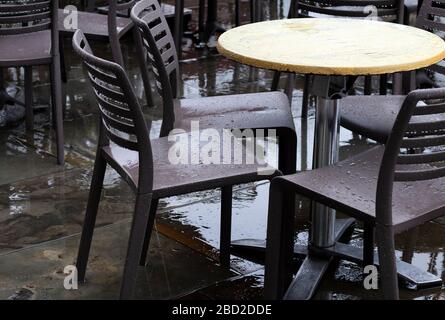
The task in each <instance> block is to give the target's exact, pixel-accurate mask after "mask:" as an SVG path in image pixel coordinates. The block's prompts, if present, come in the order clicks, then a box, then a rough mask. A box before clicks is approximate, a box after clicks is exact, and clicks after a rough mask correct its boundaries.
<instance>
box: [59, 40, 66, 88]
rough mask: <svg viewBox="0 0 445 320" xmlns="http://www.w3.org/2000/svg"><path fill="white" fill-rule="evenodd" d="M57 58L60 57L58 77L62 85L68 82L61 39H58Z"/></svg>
mask: <svg viewBox="0 0 445 320" xmlns="http://www.w3.org/2000/svg"><path fill="white" fill-rule="evenodd" d="M59 57H60V76H61V78H62V82H63V83H67V82H68V75H67V72H66V61H65V52H64V50H63V38H62V37H60V39H59Z"/></svg>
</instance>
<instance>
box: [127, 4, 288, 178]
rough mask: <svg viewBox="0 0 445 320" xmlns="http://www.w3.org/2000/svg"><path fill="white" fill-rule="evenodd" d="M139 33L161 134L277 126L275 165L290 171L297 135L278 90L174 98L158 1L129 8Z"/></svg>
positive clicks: (170, 50) (169, 46) (174, 71)
mask: <svg viewBox="0 0 445 320" xmlns="http://www.w3.org/2000/svg"><path fill="white" fill-rule="evenodd" d="M131 19H132V20H133V22H134V23H135V25H136V26H137V29H138V30H139V31H140V33H139V34H140V36H141V38H142V39H143V40H142V42H143V43H144V46H145V48H146V49H147V52H148V58H149V59H148V60H149V61H150V63H151V64H152V66H153V71H154V75H155V79H156V86H157V89H158V92H159V94H160V96H161V97H162V100H163V120H162V127H161V136H165V135H167V134H168V133H169V132H170V131H171V130H172V129H174V128H182V129H186V130H187V131H188V130H190V129H191V126H190V124H191V122H192V121H199V127H200V128H201V129H205V128H216V129H240V130H241V129H276V133H277V136H278V144H279V150H278V153H279V155H278V158H279V159H278V162H279V164H278V168H279V169H280V170H281V171H282V172H283V173H285V174H287V173H293V172H295V167H296V133H295V127H294V122H293V118H292V112H291V109H290V106H289V102H288V100H287V97H286V96H285V95H284V94H283V93H281V92H262V93H247V94H236V95H225V96H212V97H202V98H197V99H179V98H178V96H177V86H178V81H179V64H178V57H177V54H176V49H175V44H174V42H173V38H172V35H171V32H170V30H169V28H168V25H167V22H166V20H165V17H164V16H163V15H162V12H161V10H160V6H159V3H158V1H157V0H141V1H139V2H137V3H136V4H135V5H134V6H133V9H132V10H131Z"/></svg>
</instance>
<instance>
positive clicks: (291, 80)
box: [284, 73, 295, 104]
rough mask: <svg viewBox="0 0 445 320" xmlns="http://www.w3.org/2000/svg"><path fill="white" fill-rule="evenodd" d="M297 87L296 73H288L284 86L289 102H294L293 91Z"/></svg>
mask: <svg viewBox="0 0 445 320" xmlns="http://www.w3.org/2000/svg"><path fill="white" fill-rule="evenodd" d="M294 87H295V75H294V74H293V73H288V74H287V80H286V87H285V88H284V94H285V95H286V96H287V98H288V99H289V103H290V104H292V93H293V91H294Z"/></svg>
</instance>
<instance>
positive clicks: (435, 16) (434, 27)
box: [416, 0, 445, 74]
mask: <svg viewBox="0 0 445 320" xmlns="http://www.w3.org/2000/svg"><path fill="white" fill-rule="evenodd" d="M416 27H417V28H421V29H425V30H427V31H430V32H433V33H435V34H437V35H438V36H440V37H441V38H442V39H445V0H424V1H423V2H422V6H421V7H420V10H419V14H418V15H417V20H416ZM428 69H430V70H433V71H436V72H439V73H442V74H445V62H444V61H441V62H440V63H437V64H434V65H432V66H429V67H428Z"/></svg>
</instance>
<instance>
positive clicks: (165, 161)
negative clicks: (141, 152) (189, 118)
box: [102, 134, 281, 198]
mask: <svg viewBox="0 0 445 320" xmlns="http://www.w3.org/2000/svg"><path fill="white" fill-rule="evenodd" d="M221 136H222V135H221ZM187 137H188V139H189V140H188V141H192V140H193V141H198V140H196V139H194V138H192V139H191V138H190V134H187ZM168 139H169V138H168V137H163V138H159V139H153V140H151V146H152V153H153V166H154V168H153V174H154V177H153V196H154V197H155V198H163V197H169V196H172V195H179V194H185V193H191V192H196V191H202V190H209V189H213V188H218V187H222V186H230V185H235V184H241V183H248V182H253V181H260V180H266V179H269V178H271V177H274V176H276V175H280V174H281V173H280V172H279V171H278V170H275V169H274V168H270V167H267V168H268V170H267V171H264V169H265V168H266V165H259V164H255V163H253V164H172V163H171V162H170V161H169V158H168V155H169V150H170V148H171V147H172V146H173V144H174V142H173V141H168ZM198 143H199V144H200V146H201V147H202V146H203V145H204V144H205V143H204V142H202V141H201V142H198ZM221 143H222V141H221ZM189 147H190V148H192V146H191V143H189ZM193 150H194V152H199V150H198V151H197V150H195V148H194V149H193ZM243 150H245V149H244V147H243ZM102 151H103V155H104V157H105V158H106V159H107V161H108V162H109V163H110V164H111V166H112V167H113V168H114V169H115V170H116V171H118V172H119V173H120V174H121V175H122V177H124V179H125V180H126V181H127V182H128V183H129V184H130V185H131V186H132V187H133V188H134V189H136V188H137V185H138V178H139V159H138V153H137V152H134V151H130V150H127V149H123V148H121V147H119V146H116V145H110V146H108V147H104V148H103V149H102ZM243 152H246V151H243ZM221 157H222V152H221ZM189 159H190V158H189ZM221 159H222V158H221ZM243 161H244V160H243ZM230 163H234V162H233V152H232V161H231V162H230ZM259 172H260V174H259Z"/></svg>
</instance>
